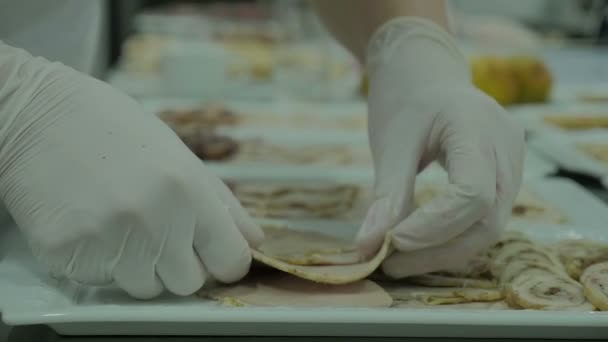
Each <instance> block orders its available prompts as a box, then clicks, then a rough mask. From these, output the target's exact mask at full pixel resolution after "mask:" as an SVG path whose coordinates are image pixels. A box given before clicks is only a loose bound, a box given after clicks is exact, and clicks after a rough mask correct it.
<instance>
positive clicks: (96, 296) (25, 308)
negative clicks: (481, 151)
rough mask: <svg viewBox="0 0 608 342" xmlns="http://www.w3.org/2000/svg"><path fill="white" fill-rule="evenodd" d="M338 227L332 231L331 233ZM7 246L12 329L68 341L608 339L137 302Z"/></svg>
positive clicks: (356, 312)
mask: <svg viewBox="0 0 608 342" xmlns="http://www.w3.org/2000/svg"><path fill="white" fill-rule="evenodd" d="M562 195H564V194H562ZM331 226H332V225H331V224H326V229H329V228H330V227H331ZM518 227H519V228H521V229H522V230H525V231H526V232H528V233H530V234H531V236H532V237H535V238H540V239H542V240H550V237H554V236H561V237H564V236H565V237H567V236H571V235H569V234H571V233H572V232H579V234H581V235H583V236H589V237H591V236H600V235H601V236H604V237H605V236H606V235H607V233H606V231H605V229H603V228H601V229H600V228H592V227H591V226H586V225H582V226H575V227H564V226H561V227H558V226H555V227H542V228H540V229H536V230H534V229H533V228H531V227H527V226H522V225H518ZM337 228H338V229H342V230H344V231H348V227H337ZM547 237H548V238H547ZM2 241H3V243H2V245H1V246H0V247H2V251H3V252H4V258H3V259H2V260H1V262H0V309H1V311H2V318H3V320H4V321H5V322H6V323H7V324H9V325H29V324H46V325H49V326H50V327H51V328H53V329H54V330H55V331H57V332H58V333H60V334H64V335H207V336H209V335H232V336H234V335H251V336H260V335H262V336H271V335H277V336H353V337H354V336H357V337H361V336H384V337H390V336H393V337H394V336H398V337H469V338H472V337H498V336H500V337H501V338H559V339H564V338H578V339H582V338H588V339H589V338H595V339H599V338H608V313H597V312H594V313H586V312H539V311H495V312H494V311H487V310H484V311H482V310H466V311H462V310H453V311H452V310H450V311H439V310H432V309H314V308H309V309H294V308H224V307H221V306H218V305H216V304H215V303H213V302H210V301H207V300H203V299H200V298H196V297H187V298H177V297H173V296H169V295H165V296H162V297H161V298H158V299H156V300H154V301H149V302H144V301H137V300H134V299H131V298H129V297H128V296H126V295H125V294H123V293H122V292H120V291H118V290H117V289H113V288H106V289H101V288H85V287H79V286H76V285H73V284H71V283H67V282H65V281H63V282H62V281H56V280H53V279H51V278H49V277H48V276H47V275H46V272H44V271H43V269H42V268H41V267H40V266H39V265H38V264H37V263H36V262H35V261H34V260H33V258H32V256H31V255H30V254H29V253H28V252H27V250H28V249H27V247H26V246H25V243H24V242H23V241H22V239H21V238H20V236H19V235H18V234H16V231H15V230H14V227H5V229H4V231H3V236H2Z"/></svg>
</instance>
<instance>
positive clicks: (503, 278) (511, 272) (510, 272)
mask: <svg viewBox="0 0 608 342" xmlns="http://www.w3.org/2000/svg"><path fill="white" fill-rule="evenodd" d="M530 269H536V270H541V271H546V272H549V273H552V274H557V275H559V276H561V277H564V278H568V274H567V273H566V272H565V271H564V269H563V268H561V267H557V266H554V265H549V264H546V263H538V262H534V261H530V260H514V261H512V262H511V263H509V264H508V265H507V266H506V267H505V268H504V269H503V272H502V273H501V274H500V276H499V277H498V283H499V285H500V286H502V287H504V286H505V285H507V284H509V283H511V282H513V281H514V279H515V278H516V277H518V276H519V275H520V274H522V273H523V272H525V271H527V270H530Z"/></svg>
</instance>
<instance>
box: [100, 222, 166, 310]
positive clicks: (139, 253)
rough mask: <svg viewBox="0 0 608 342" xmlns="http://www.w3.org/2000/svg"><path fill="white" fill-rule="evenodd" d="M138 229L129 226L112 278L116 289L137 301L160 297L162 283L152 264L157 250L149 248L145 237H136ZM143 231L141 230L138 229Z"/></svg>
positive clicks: (162, 288)
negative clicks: (121, 290) (137, 299)
mask: <svg viewBox="0 0 608 342" xmlns="http://www.w3.org/2000/svg"><path fill="white" fill-rule="evenodd" d="M137 229H138V228H133V227H132V226H129V227H128V228H127V234H126V235H125V241H124V245H123V250H122V255H121V256H120V258H119V259H118V262H117V263H116V265H115V266H114V269H113V271H112V277H113V279H114V282H115V283H116V285H118V287H120V288H121V289H123V290H125V291H126V292H127V293H128V294H129V295H131V296H133V297H135V298H139V299H150V298H154V297H156V296H158V295H160V294H161V293H162V292H163V290H164V287H163V283H162V282H161V280H160V279H159V278H158V276H157V275H156V268H155V265H154V262H155V261H156V259H157V257H158V256H157V255H155V253H157V252H156V251H157V250H158V249H157V248H153V247H152V246H149V245H148V244H147V243H146V242H147V241H148V239H147V237H146V236H138V235H139V234H137ZM139 229H143V228H139Z"/></svg>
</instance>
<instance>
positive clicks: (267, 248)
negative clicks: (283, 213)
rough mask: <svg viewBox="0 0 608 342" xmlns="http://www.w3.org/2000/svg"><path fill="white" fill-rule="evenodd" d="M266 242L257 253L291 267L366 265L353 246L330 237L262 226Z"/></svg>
mask: <svg viewBox="0 0 608 342" xmlns="http://www.w3.org/2000/svg"><path fill="white" fill-rule="evenodd" d="M262 229H263V230H264V236H265V239H264V241H263V242H262V244H261V245H260V246H258V247H257V250H258V251H260V252H261V253H263V254H264V255H266V256H268V257H270V258H273V259H277V260H280V261H283V262H286V263H289V264H292V265H348V264H356V263H359V262H362V261H365V256H364V255H363V254H362V253H361V252H360V251H359V250H358V249H357V248H356V246H355V245H354V243H352V242H350V241H346V240H342V239H339V238H336V237H333V236H329V235H325V234H321V233H315V232H302V231H295V230H290V229H286V228H281V227H275V226H263V227H262Z"/></svg>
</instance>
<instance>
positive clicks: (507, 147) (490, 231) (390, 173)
mask: <svg viewBox="0 0 608 342" xmlns="http://www.w3.org/2000/svg"><path fill="white" fill-rule="evenodd" d="M367 65H368V72H369V74H370V94H369V136H370V144H371V149H372V155H373V159H374V168H375V172H376V175H375V177H376V183H375V195H376V200H375V202H374V203H373V205H372V207H371V208H370V210H369V212H368V215H367V218H366V220H365V222H364V224H363V227H362V229H361V231H360V233H359V237H358V239H359V243H360V244H361V245H362V247H363V248H365V249H368V250H373V249H375V248H377V246H378V245H379V243H380V242H381V240H382V237H383V235H384V234H385V233H386V232H387V231H389V230H392V234H393V245H394V247H395V248H396V250H397V253H395V254H394V255H392V256H391V257H390V258H389V259H387V260H386V261H385V262H384V265H383V269H384V271H385V273H387V274H388V275H389V276H392V277H395V278H400V277H406V276H410V275H415V274H422V273H428V272H433V271H440V270H445V269H454V268H459V267H460V266H463V265H464V264H465V263H466V261H467V260H468V259H469V258H471V257H473V256H474V255H475V254H477V253H478V252H480V251H481V250H482V249H484V248H487V247H489V246H490V245H491V244H492V243H494V242H495V241H496V239H497V238H498V236H499V234H500V232H501V230H502V229H503V228H504V226H505V225H506V222H507V220H508V218H509V216H510V213H511V208H512V204H513V201H514V199H515V197H516V195H517V193H518V191H519V188H520V185H521V178H522V167H523V158H524V133H523V130H522V129H521V128H520V127H518V126H517V125H516V124H515V123H514V122H513V121H512V119H511V118H510V117H509V116H508V114H507V113H506V112H505V110H504V109H503V108H501V107H500V106H499V105H498V104H497V103H496V102H495V101H494V100H492V99H491V98H489V97H488V96H486V95H485V94H483V93H482V92H480V91H479V90H477V89H476V88H475V87H474V86H473V85H472V84H471V82H470V76H469V68H468V65H467V63H466V61H465V59H464V58H463V56H462V55H461V54H460V53H459V52H458V50H457V49H456V47H455V46H454V43H453V41H452V39H451V38H450V36H449V35H448V33H447V32H445V31H444V30H443V29H441V28H440V27H438V26H437V25H435V24H434V23H431V22H430V21H426V20H423V19H415V18H398V19H393V20H392V21H390V22H388V23H386V24H385V25H384V26H383V27H381V28H380V29H379V30H378V31H377V32H376V33H375V35H374V37H373V38H372V40H371V42H370V45H369V50H368V55H367ZM434 160H439V162H440V163H441V164H442V165H443V166H444V168H445V169H446V170H447V172H448V175H449V186H448V187H447V188H446V189H444V190H445V192H444V193H443V194H441V195H439V196H437V197H436V198H434V199H433V200H432V201H431V202H430V203H428V204H427V205H425V206H424V207H421V208H417V209H416V208H414V200H413V195H414V186H415V178H416V175H417V173H418V172H419V171H420V170H422V169H423V168H424V167H426V166H427V165H428V164H429V163H430V162H432V161H434Z"/></svg>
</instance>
